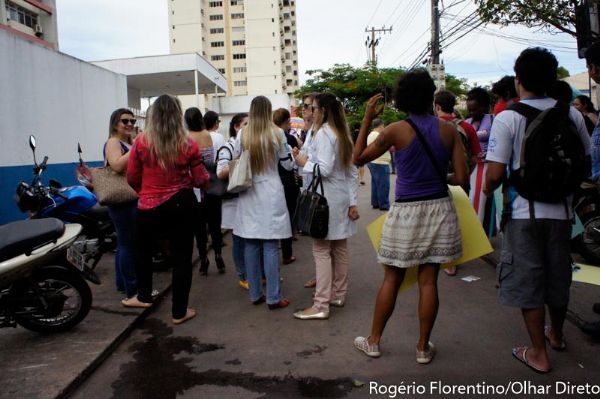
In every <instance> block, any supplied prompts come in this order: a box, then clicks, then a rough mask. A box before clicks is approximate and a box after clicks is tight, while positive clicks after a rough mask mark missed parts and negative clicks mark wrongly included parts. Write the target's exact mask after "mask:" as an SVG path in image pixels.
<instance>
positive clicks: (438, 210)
mask: <svg viewBox="0 0 600 399" xmlns="http://www.w3.org/2000/svg"><path fill="white" fill-rule="evenodd" d="M461 256H462V243H461V235H460V226H459V224H458V217H457V215H456V209H455V208H454V203H453V202H452V198H451V197H446V198H440V199H434V200H426V201H415V202H395V203H394V204H393V205H392V207H391V208H390V211H389V212H388V215H387V218H386V219H385V222H384V224H383V231H382V233H381V242H380V245H379V252H378V254H377V260H378V261H379V263H382V264H384V265H389V266H396V267H401V268H408V267H412V266H418V265H422V264H425V263H447V262H451V261H453V260H456V259H459V258H460V257H461Z"/></svg>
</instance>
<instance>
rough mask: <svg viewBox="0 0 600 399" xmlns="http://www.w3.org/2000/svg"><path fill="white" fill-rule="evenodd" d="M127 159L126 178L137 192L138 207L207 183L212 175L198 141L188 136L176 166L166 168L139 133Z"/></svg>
mask: <svg viewBox="0 0 600 399" xmlns="http://www.w3.org/2000/svg"><path fill="white" fill-rule="evenodd" d="M130 153H131V155H129V161H128V163H127V182H128V183H129V185H130V186H131V187H133V189H134V190H135V191H136V192H137V193H138V196H139V201H138V208H139V209H153V208H156V207H157V206H159V205H160V204H162V203H164V202H166V201H167V200H168V199H169V198H171V197H172V196H173V195H175V194H177V193H178V192H179V191H181V190H183V189H186V188H192V187H203V188H204V187H206V186H207V185H208V181H209V176H208V172H207V171H206V168H205V167H204V163H203V162H202V156H201V155H200V151H199V150H198V144H196V142H195V141H194V140H192V139H188V142H187V146H186V148H185V149H183V151H182V152H181V153H180V154H179V157H178V158H177V161H176V163H175V166H172V167H170V168H169V169H166V170H165V169H163V168H161V167H160V165H159V164H158V163H157V162H156V160H155V159H154V157H153V156H152V154H151V153H150V149H149V147H148V144H147V143H146V140H145V138H144V136H143V135H142V136H140V137H138V138H137V139H136V140H135V142H134V143H133V147H131V151H130Z"/></svg>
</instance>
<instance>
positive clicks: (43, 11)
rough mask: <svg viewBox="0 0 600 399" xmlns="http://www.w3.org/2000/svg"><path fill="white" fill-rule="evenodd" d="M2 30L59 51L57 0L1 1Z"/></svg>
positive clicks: (0, 21)
mask: <svg viewBox="0 0 600 399" xmlns="http://www.w3.org/2000/svg"><path fill="white" fill-rule="evenodd" d="M0 29H5V30H7V31H10V32H12V33H15V34H17V35H19V36H21V37H23V38H24V39H27V40H30V41H33V42H37V43H39V44H42V45H44V46H47V47H51V48H53V49H56V50H58V30H57V27H56V2H55V0H0Z"/></svg>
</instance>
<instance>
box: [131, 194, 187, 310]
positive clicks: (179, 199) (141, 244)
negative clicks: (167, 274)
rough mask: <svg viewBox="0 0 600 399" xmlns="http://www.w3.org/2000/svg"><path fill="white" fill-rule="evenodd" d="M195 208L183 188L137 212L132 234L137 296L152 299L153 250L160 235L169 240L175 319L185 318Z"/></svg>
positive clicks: (148, 300)
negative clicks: (157, 203) (134, 231)
mask: <svg viewBox="0 0 600 399" xmlns="http://www.w3.org/2000/svg"><path fill="white" fill-rule="evenodd" d="M195 207H196V197H195V196H194V193H193V191H192V190H189V189H185V190H181V191H179V192H178V193H177V194H175V195H174V196H172V197H171V198H170V199H169V200H168V201H166V202H165V203H163V204H160V205H159V206H157V207H156V208H154V209H150V210H139V213H138V219H137V224H136V235H135V237H136V238H135V250H136V259H137V261H136V274H137V280H138V299H139V300H140V301H142V302H152V253H153V250H154V246H155V243H156V241H157V236H159V235H160V237H161V238H163V237H164V238H166V239H167V240H168V241H169V244H170V248H171V257H170V262H171V264H172V266H173V275H172V286H173V306H172V314H173V318H174V319H180V318H182V317H184V316H185V314H186V312H187V306H188V299H189V295H190V287H191V285H192V251H193V249H194V230H193V228H194V225H193V223H194V221H193V220H194V218H193V215H195V212H196V210H195Z"/></svg>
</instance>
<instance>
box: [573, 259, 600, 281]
mask: <svg viewBox="0 0 600 399" xmlns="http://www.w3.org/2000/svg"><path fill="white" fill-rule="evenodd" d="M577 266H578V267H579V269H575V270H573V281H578V282H580V283H587V284H594V285H600V267H597V266H589V265H584V264H582V263H578V264H577Z"/></svg>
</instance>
